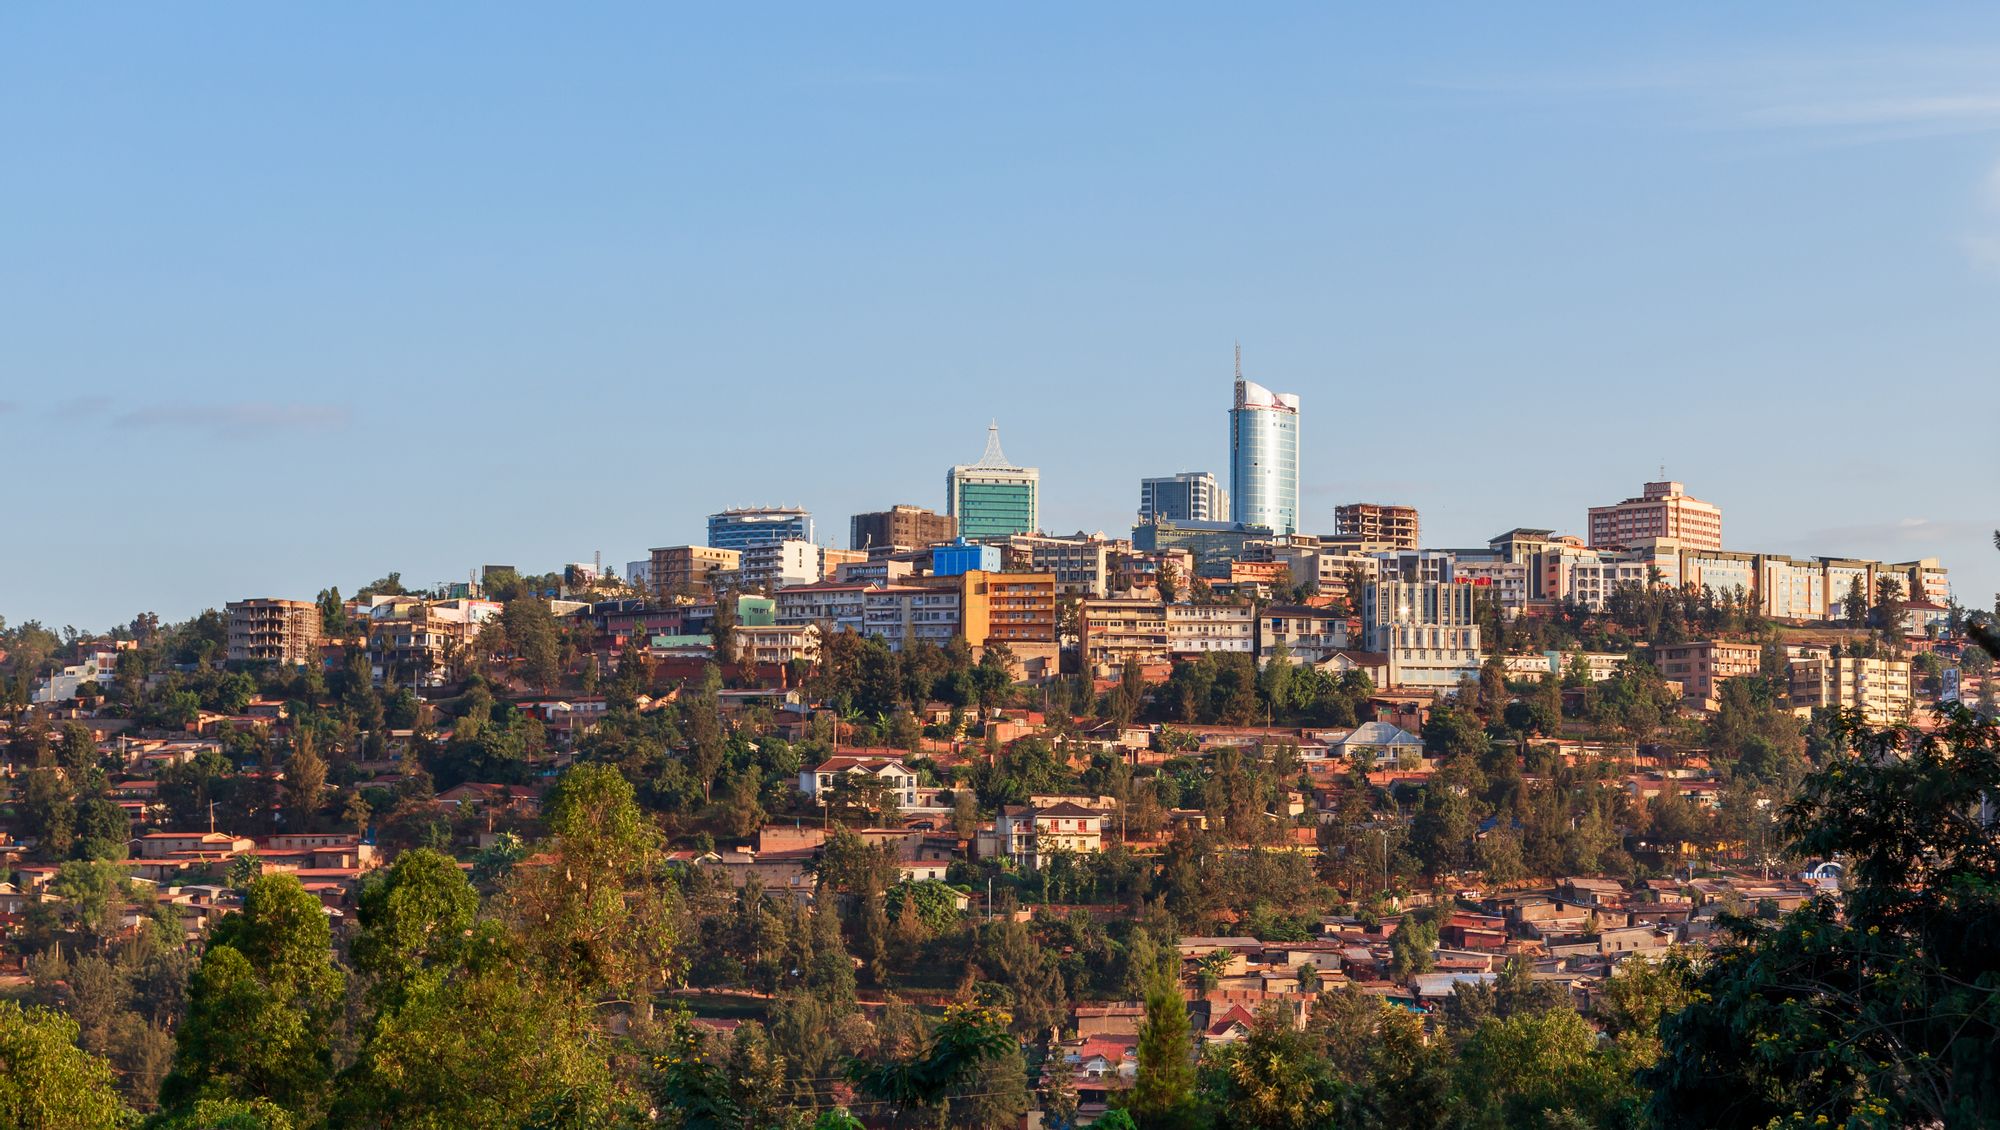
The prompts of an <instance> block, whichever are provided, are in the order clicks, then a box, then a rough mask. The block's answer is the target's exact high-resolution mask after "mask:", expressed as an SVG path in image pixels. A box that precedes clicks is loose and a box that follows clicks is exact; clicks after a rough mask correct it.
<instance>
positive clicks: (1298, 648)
mask: <svg viewBox="0 0 2000 1130" xmlns="http://www.w3.org/2000/svg"><path fill="white" fill-rule="evenodd" d="M1280 644H1282V645H1284V648H1285V652H1286V654H1287V655H1289V656H1291V660H1292V662H1294V663H1319V662H1320V661H1322V660H1324V659H1326V658H1327V657H1328V656H1330V655H1332V654H1333V653H1334V652H1336V651H1346V650H1348V647H1349V643H1348V638H1347V616H1346V614H1345V613H1338V612H1333V611H1331V610H1329V609H1325V608H1312V607H1309V606H1307V605H1303V604H1267V605H1265V606H1264V608H1263V610H1262V611H1261V612H1259V613H1258V615H1257V661H1258V662H1259V663H1260V664H1261V663H1264V662H1267V661H1268V660H1269V659H1270V658H1271V655H1272V653H1273V652H1275V651H1277V649H1278V646H1279V645H1280Z"/></svg>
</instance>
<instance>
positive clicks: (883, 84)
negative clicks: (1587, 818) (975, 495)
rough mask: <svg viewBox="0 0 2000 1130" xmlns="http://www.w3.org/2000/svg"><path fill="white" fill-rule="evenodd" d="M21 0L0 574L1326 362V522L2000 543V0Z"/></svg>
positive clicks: (407, 545) (24, 609) (464, 534)
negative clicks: (1687, 496)
mask: <svg viewBox="0 0 2000 1130" xmlns="http://www.w3.org/2000/svg"><path fill="white" fill-rule="evenodd" d="M1330 7H1331V6H1325V5H1311V6H1303V7H1298V8H1286V7H1283V6H1278V5H1208V6H1202V7H1180V6H1173V5H1162V4H1157V3H1147V4H1132V5H1122V6H1121V5H1111V4H1101V5H1100V4H1061V5H1047V6H1037V5H1027V4H1022V5H1013V4H1009V5H986V6H973V5H962V4H929V5H918V4H908V5H859V6H857V5H836V4H811V5H798V6H787V5H782V4H773V5H754V6H752V5H693V4H687V5H665V4H634V5H630V6H626V5H614V4H589V5H549V4H538V5H521V6H514V5H505V4H499V3H478V4H463V5H454V4H447V3H424V4H365V3H364V4H340V5H298V4H242V5H233V6H232V5H227V4H220V3H218V4H202V5H160V4H134V5H130V6H125V7H119V6H115V5H99V4H92V5H75V4H68V5H62V4H7V5H0V402H4V403H0V436H4V440H0V476H4V479H0V481H4V483H5V484H6V493H5V497H6V498H7V500H8V503H9V505H8V506H7V508H6V515H5V518H6V521H5V526H4V528H5V529H6V531H7V532H6V534H5V536H4V538H0V615H4V616H6V617H7V618H8V619H9V620H10V621H16V622H18V621H20V620H24V619H28V618H31V617H34V618H40V619H42V620H44V621H45V622H49V623H51V624H54V625H61V624H65V623H73V624H76V625H78V626H80V627H87V628H98V627H106V626H109V625H110V624H113V623H116V622H119V621H122V620H125V619H129V618H130V617H131V616H132V615H133V614H134V613H136V612H139V611H141V610H146V609H152V610H157V611H158V612H159V613H160V614H161V615H163V616H166V617H168V618H178V617H182V616H186V615H188V614H190V613H192V612H194V611H197V610H199V609H201V608H203V607H206V606H211V605H213V606H220V605H221V604H222V603H223V602H225V601H227V600H230V599H235V598H239V597H244V596H249V595H277V596H291V597H310V596H312V595H313V593H315V592H316V591H318V590H319V589H320V588H321V587H323V586H325V585H328V584H338V585H340V586H341V587H342V588H343V589H345V590H347V591H352V589H353V588H354V587H355V586H357V585H360V584H362V583H364V582H366V581H368V580H369V579H371V578H373V577H376V576H379V575H380V574H382V573H384V572H386V571H388V570H392V569H394V570H399V571H401V572H402V574H403V575H404V577H405V579H406V580H408V581H411V582H416V583H430V582H433V581H437V580H444V579H448V578H455V577H463V576H464V575H465V572H466V570H467V569H468V568H469V567H473V566H476V565H479V564H481V563H484V562H499V563H508V564H514V565H517V566H520V567H522V568H524V569H541V568H553V567H556V566H559V565H560V564H561V563H563V562H565V561H575V560H584V561H587V560H589V559H590V556H591V553H592V552H593V551H595V550H600V549H601V550H602V551H603V553H604V557H605V560H606V561H607V562H616V563H620V564H622V563H623V562H624V561H626V560H627V559H630V558H635V557H638V556H641V555H643V552H644V551H645V550H646V548H647V547H649V546H654V545H667V544H675V543H681V542H687V541H696V540H700V538H701V536H702V525H701V522H702V516H703V515H705V514H706V513H708V512H709V511H711V510H715V509H719V508H721V507H723V506H727V505H731V504H754V503H779V502H790V503H802V504H805V505H807V506H810V507H811V508H812V509H813V510H814V512H815V513H816V515H817V516H818V520H819V526H820V531H821V539H822V540H831V541H833V542H834V543H835V544H844V542H845V539H846V526H847V517H848V515H849V514H851V513H853V512H854V511H856V510H863V509H878V508H881V507H884V506H887V505H889V504H891V503H895V502H913V503H919V504H923V505H929V506H933V507H939V508H941V507H942V505H943V480H944V473H945V470H946V468H947V467H948V466H949V465H950V464H952V463H954V462H971V461H973V460H975V459H977V458H978V457H979V454H980V451H981V448H982V445H983V443H984V439H985V435H984V429H985V426H986V422H987V420H988V419H989V418H991V417H997V418H998V419H999V420H1000V423H1001V426H1002V436H1003V439H1004V441H1005V444H1006V449H1007V452H1008V454H1009V455H1010V456H1011V457H1012V458H1013V459H1014V460H1015V461H1016V462H1019V463H1025V464H1033V465H1036V466H1039V467H1040V468H1041V470H1042V481H1043V494H1044V522H1045V524H1046V525H1047V526H1048V527H1049V528H1050V529H1052V530H1058V531H1073V530H1076V529H1079V528H1082V529H1088V530H1104V531H1106V532H1124V531H1125V529H1126V528H1127V527H1128V525H1129V523H1130V521H1131V514H1132V511H1133V510H1134V508H1135V506H1136V504H1137V480H1138V479H1139V478H1140V477H1141V476H1143V475H1152V474H1167V473H1172V472H1175V471H1183V470H1213V471H1215V472H1217V473H1218V474H1221V473H1223V472H1225V470H1226V441H1227V431H1226V416H1225V412H1226V410H1227V408H1228V403H1229V396H1230V349H1231V345H1232V343H1233V342H1236V341H1238V340H1240V341H1241V342H1242V343H1243V361H1244V369H1245V372H1246V375H1248V376H1251V377H1252V378H1254V379H1256V380H1258V381H1260V382H1262V383H1264V384H1266V385H1268V386H1270V387H1272V388H1274V389H1278V390H1282V391H1287V392H1297V393H1299V394H1300V395H1301V396H1302V397H1303V399H1304V419H1303V437H1304V457H1303V461H1304V467H1303V473H1302V478H1303V483H1304V486H1303V491H1304V498H1303V500H1302V501H1303V505H1304V508H1305V511H1306V515H1307V518H1308V520H1307V521H1306V522H1305V525H1306V527H1307V528H1308V529H1309V530H1324V529H1328V528H1330V527H1331V510H1332V507H1333V506H1334V505H1335V504H1336V503H1338V502H1342V501H1350V500H1364V499H1365V500H1374V501H1386V502H1403V503H1411V504H1414V505H1416V506H1418V507H1420V508H1421V509H1422V511H1423V523H1424V531H1425V534H1426V538H1425V540H1426V541H1427V542H1428V543H1431V544H1436V545H1446V546H1449V545H1465V544H1480V543H1483V542H1484V540H1485V539H1486V538H1487V537H1488V536H1489V535H1491V534H1494V533H1497V532H1499V531H1501V530H1505V529H1507V528H1510V527H1513V526H1546V527H1554V528H1557V529H1560V530H1566V531H1580V529H1581V526H1582V524H1583V519H1584V511H1585V508H1586V507H1587V506H1589V505H1591V504H1592V503H1597V502H1609V501H1615V500H1617V499H1620V498H1623V497H1627V496H1629V495H1633V494H1636V493H1638V491H1639V487H1640V484H1641V483H1642V482H1644V481H1645V480H1647V479H1650V478H1653V477H1654V476H1655V475H1656V474H1657V473H1658V469H1659V466H1660V465H1661V464H1663V463H1664V464H1665V465H1666V469H1667V473H1668V474H1669V475H1670V476H1671V477H1674V478H1678V479H1681V480H1684V481H1685V482H1686V483H1687V484H1688V487H1689V489H1690V491H1691V492H1692V493H1694V494H1696V495H1697V496H1699V497H1702V498H1706V499H1709V500H1711V501H1714V502H1717V503H1719V504H1720V505H1721V506H1722V507H1723V508H1724V532H1725V539H1726V541H1727V542H1728V543H1729V545H1730V547H1731V548H1736V549H1745V550H1763V551H1769V552H1785V553H1799V554H1851V555H1870V556H1880V557H1886V558H1891V559H1897V560H1902V559H1908V558H1911V557H1916V556H1925V555H1934V556H1939V557H1942V558H1943V559H1944V560H1945V563H1946V565H1947V566H1949V567H1950V568H1951V569H1952V571H1953V575H1954V580H1955V585H1956V588H1957V592H1958V595H1959V598H1960V599H1961V600H1962V601H1965V602H1966V603H1968V604H1972V605H1984V604H1987V603H1989V602H1991V601H1992V599H1993V594H1994V591H1995V589H1996V588H2000V553H1996V552H1995V551H1994V550H1993V548H1992V547H1991V545H1990V544H1989V543H1988V538H1989V534H1988V533H1987V532H1986V531H1988V530H1990V529H1991V528H1992V527H1993V526H1994V525H1996V524H2000V442H1996V439H1995V436H1996V428H1995V422H1996V420H2000V412H1996V409H2000V6H1995V5H1992V4H1958V5H1952V4H1939V5H1921V6H1910V5H1895V6H1885V5H1879V4H1832V3H1801V4H1768V5H1741V4H1720V3H1718V4H1713V5H1704V6H1690V5H1653V6H1640V7H1635V6H1631V5H1622V6H1606V5H1602V4H1577V5H1573V6H1562V5H1555V4H1543V5H1532V6H1527V7H1523V6H1518V5H1495V4H1467V5H1463V6H1455V7H1447V6H1433V7H1424V8H1418V7H1416V6H1411V5H1382V4H1368V5H1359V4H1357V5H1346V6H1343V7H1341V8H1339V9H1336V10H1329V9H1330Z"/></svg>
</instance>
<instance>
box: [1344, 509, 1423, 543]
mask: <svg viewBox="0 0 2000 1130" xmlns="http://www.w3.org/2000/svg"><path fill="white" fill-rule="evenodd" d="M1333 536H1334V537H1337V538H1357V539H1359V540H1361V541H1364V542H1382V543H1385V544H1387V545H1392V546H1394V547H1396V548H1397V549H1416V548H1418V546H1419V544H1420V543H1419V542H1418V540H1417V508H1416V507H1414V506H1384V505H1382V504H1380V503H1374V502H1350V503H1348V504H1347V505H1345V506H1336V507H1334V508H1333Z"/></svg>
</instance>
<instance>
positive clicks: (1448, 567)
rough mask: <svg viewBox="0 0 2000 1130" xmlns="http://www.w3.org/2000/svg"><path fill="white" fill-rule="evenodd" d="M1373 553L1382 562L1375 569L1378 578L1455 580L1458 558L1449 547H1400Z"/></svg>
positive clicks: (1410, 580) (1392, 579) (1393, 579)
mask: <svg viewBox="0 0 2000 1130" xmlns="http://www.w3.org/2000/svg"><path fill="white" fill-rule="evenodd" d="M1371 556H1373V557H1374V558H1375V559H1376V560H1377V561H1378V562H1380V564H1379V565H1377V566H1376V569H1375V576H1376V578H1377V579H1379V580H1384V581H1408V582H1410V583H1412V584H1417V583H1421V582H1424V581H1435V582H1437V583H1438V584H1449V583H1450V582H1451V581H1453V580H1454V579H1456V578H1455V575H1454V574H1453V572H1452V570H1453V569H1454V567H1456V566H1457V564H1458V557H1457V555H1456V554H1454V553H1452V552H1451V551H1450V550H1448V549H1400V550H1395V551H1392V552H1386V553H1376V554H1372V555H1371Z"/></svg>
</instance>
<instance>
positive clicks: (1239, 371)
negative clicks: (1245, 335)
mask: <svg viewBox="0 0 2000 1130" xmlns="http://www.w3.org/2000/svg"><path fill="white" fill-rule="evenodd" d="M1236 379H1237V380H1239V381H1240V380H1242V379H1243V343H1242V342H1240V341H1239V342H1237V343H1236Z"/></svg>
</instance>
